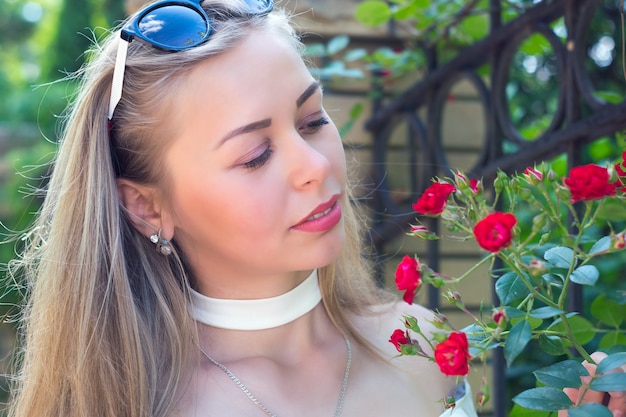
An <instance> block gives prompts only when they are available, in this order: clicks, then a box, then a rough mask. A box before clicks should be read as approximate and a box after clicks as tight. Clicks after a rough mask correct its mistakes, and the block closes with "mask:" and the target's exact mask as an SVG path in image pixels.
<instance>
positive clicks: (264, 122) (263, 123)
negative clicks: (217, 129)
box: [220, 118, 272, 144]
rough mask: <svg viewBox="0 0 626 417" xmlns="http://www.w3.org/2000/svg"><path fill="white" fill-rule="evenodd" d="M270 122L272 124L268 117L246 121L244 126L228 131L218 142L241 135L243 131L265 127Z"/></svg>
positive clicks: (247, 131)
mask: <svg viewBox="0 0 626 417" xmlns="http://www.w3.org/2000/svg"><path fill="white" fill-rule="evenodd" d="M271 124H272V119H269V118H268V119H263V120H259V121H258V122H252V123H248V124H247V125H245V126H241V127H238V128H237V129H235V130H232V131H230V132H229V133H227V134H226V135H225V136H224V137H223V138H222V140H221V141H220V144H222V143H224V142H226V141H227V140H228V139H231V138H233V137H235V136H238V135H243V134H244V133H249V132H254V131H255V130H260V129H265V128H266V127H269V126H270V125H271Z"/></svg>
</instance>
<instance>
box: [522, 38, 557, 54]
mask: <svg viewBox="0 0 626 417" xmlns="http://www.w3.org/2000/svg"><path fill="white" fill-rule="evenodd" d="M551 49H552V47H551V46H550V42H548V40H547V39H546V38H545V37H544V36H543V35H539V34H535V35H532V36H529V37H528V39H526V40H525V41H524V42H523V43H522V45H521V46H520V49H519V50H520V51H521V52H524V53H526V54H527V55H543V54H544V52H546V51H549V50H551Z"/></svg>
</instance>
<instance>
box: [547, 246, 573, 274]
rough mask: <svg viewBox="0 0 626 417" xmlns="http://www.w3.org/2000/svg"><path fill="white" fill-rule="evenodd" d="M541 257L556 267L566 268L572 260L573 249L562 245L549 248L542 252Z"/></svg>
mask: <svg viewBox="0 0 626 417" xmlns="http://www.w3.org/2000/svg"><path fill="white" fill-rule="evenodd" d="M543 259H545V260H546V261H548V262H550V263H551V264H552V265H554V266H555V267H557V268H565V269H568V268H569V267H570V265H571V264H572V262H574V251H573V250H571V249H570V248H566V247H564V246H556V247H554V248H550V249H548V250H547V251H546V253H544V254H543Z"/></svg>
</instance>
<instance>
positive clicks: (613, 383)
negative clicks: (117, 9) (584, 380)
mask: <svg viewBox="0 0 626 417" xmlns="http://www.w3.org/2000/svg"><path fill="white" fill-rule="evenodd" d="M600 363H602V362H600ZM589 388H591V389H592V390H595V391H604V392H609V391H624V390H626V373H624V372H614V373H609V374H604V375H601V376H599V377H598V378H594V379H592V380H591V383H589Z"/></svg>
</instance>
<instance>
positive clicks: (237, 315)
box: [191, 270, 322, 330]
mask: <svg viewBox="0 0 626 417" xmlns="http://www.w3.org/2000/svg"><path fill="white" fill-rule="evenodd" d="M321 299H322V294H321V292H320V287H319V283H318V281H317V270H313V272H312V273H311V275H309V277H308V278H307V279H305V280H304V281H303V282H302V284H300V285H298V286H297V287H296V288H294V289H293V290H291V291H289V292H287V293H285V294H283V295H279V296H277V297H272V298H263V299H260V300H227V299H221V298H211V297H207V296H206V295H202V294H200V293H199V292H197V291H194V290H191V315H192V317H193V318H194V319H195V320H196V321H199V322H200V323H204V324H207V325H209V326H213V327H219V328H222V329H230V330H263V329H271V328H273V327H278V326H282V325H283V324H287V323H290V322H292V321H294V320H295V319H297V318H299V317H302V316H304V315H305V314H306V313H308V312H309V311H311V310H313V308H314V307H315V306H316V305H318V304H319V302H320V301H321Z"/></svg>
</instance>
